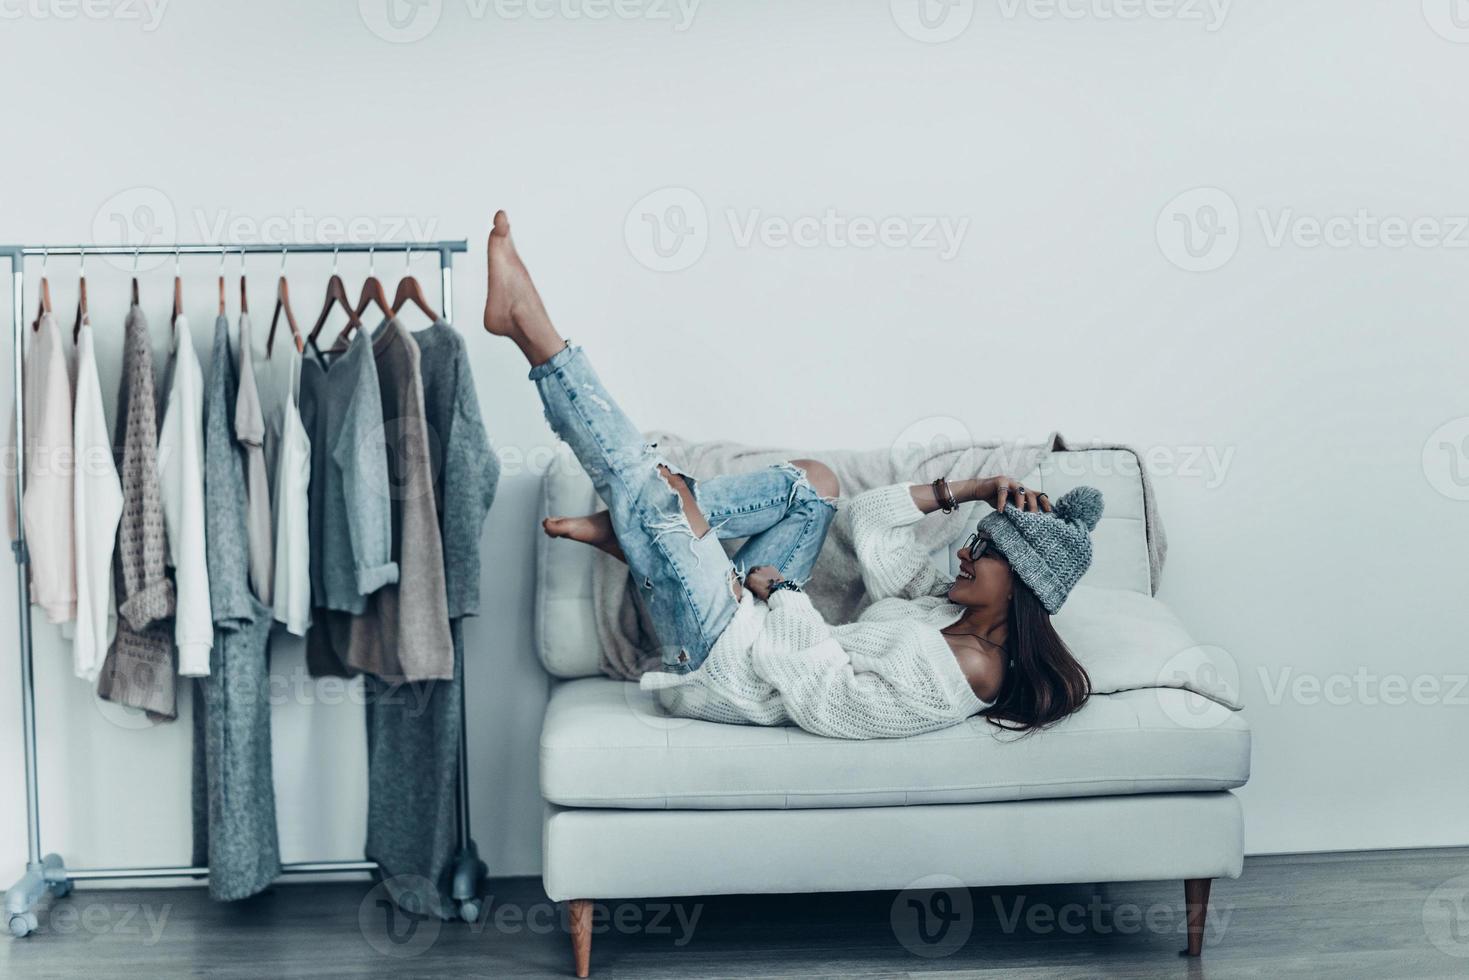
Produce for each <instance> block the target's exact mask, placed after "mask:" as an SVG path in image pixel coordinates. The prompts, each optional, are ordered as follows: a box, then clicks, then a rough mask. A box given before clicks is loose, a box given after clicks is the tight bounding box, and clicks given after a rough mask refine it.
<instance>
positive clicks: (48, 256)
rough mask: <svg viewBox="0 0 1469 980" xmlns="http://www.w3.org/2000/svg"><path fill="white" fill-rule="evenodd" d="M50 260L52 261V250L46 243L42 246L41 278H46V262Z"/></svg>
mask: <svg viewBox="0 0 1469 980" xmlns="http://www.w3.org/2000/svg"><path fill="white" fill-rule="evenodd" d="M49 261H51V252H50V250H49V249H48V248H47V247H46V246H45V245H42V246H41V278H42V279H45V278H46V263H47V262H49Z"/></svg>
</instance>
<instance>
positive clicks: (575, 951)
mask: <svg viewBox="0 0 1469 980" xmlns="http://www.w3.org/2000/svg"><path fill="white" fill-rule="evenodd" d="M568 904H569V906H570V916H569V918H570V920H571V958H572V961H573V962H574V963H575V964H576V975H577V976H578V977H582V978H585V977H586V976H587V975H588V974H589V973H591V972H592V900H591V899H589V898H576V899H572V900H571V902H569V903H568ZM1190 942H1192V940H1190Z"/></svg>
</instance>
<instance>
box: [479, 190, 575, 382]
mask: <svg viewBox="0 0 1469 980" xmlns="http://www.w3.org/2000/svg"><path fill="white" fill-rule="evenodd" d="M485 251H486V253H487V254H488V256H489V259H488V261H489V293H488V295H487V296H486V297H485V329H486V330H488V331H489V332H490V333H493V334H498V335H499V336H501V337H509V338H510V339H511V340H513V341H515V342H516V344H518V345H519V346H520V349H521V350H522V351H523V352H524V353H525V356H526V357H527V358H528V359H529V360H530V362H531V363H532V364H539V363H541V362H542V361H545V360H547V359H548V358H550V357H551V355H553V354H555V353H556V352H557V351H559V350H560V349H561V348H562V347H565V346H566V341H565V340H563V339H562V338H561V335H560V334H558V333H557V332H556V328H555V327H554V326H552V325H551V318H550V317H549V316H547V315H546V307H545V304H543V303H542V302H541V295H540V293H538V292H536V287H535V283H533V282H531V278H530V272H529V271H527V269H526V267H525V263H524V262H522V261H521V259H520V253H518V252H517V251H516V250H515V243H514V242H513V241H511V239H510V218H509V217H507V216H506V214H505V212H504V211H496V212H495V227H494V229H493V230H491V231H490V239H489V242H488V244H487V246H486V249H485Z"/></svg>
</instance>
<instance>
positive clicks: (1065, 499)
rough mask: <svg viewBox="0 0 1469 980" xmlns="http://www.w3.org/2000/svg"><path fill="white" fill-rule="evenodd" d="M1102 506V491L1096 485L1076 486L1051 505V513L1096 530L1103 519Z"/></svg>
mask: <svg viewBox="0 0 1469 980" xmlns="http://www.w3.org/2000/svg"><path fill="white" fill-rule="evenodd" d="M1102 506H1103V505H1102V491H1100V490H1098V489H1097V488H1096V487H1076V488H1075V489H1073V490H1071V491H1069V492H1067V493H1064V494H1062V495H1061V499H1060V500H1058V501H1056V502H1055V503H1054V504H1052V505H1051V513H1053V514H1055V515H1056V516H1057V517H1059V518H1061V520H1063V521H1066V522H1068V523H1070V524H1080V525H1082V526H1084V527H1085V528H1086V529H1087V530H1088V531H1094V530H1096V527H1097V523H1098V522H1099V521H1100V520H1101V519H1102Z"/></svg>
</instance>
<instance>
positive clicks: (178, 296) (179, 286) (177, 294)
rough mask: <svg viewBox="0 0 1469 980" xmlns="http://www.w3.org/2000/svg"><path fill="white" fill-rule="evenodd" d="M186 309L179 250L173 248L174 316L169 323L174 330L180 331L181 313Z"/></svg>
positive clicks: (175, 331)
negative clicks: (180, 274)
mask: <svg viewBox="0 0 1469 980" xmlns="http://www.w3.org/2000/svg"><path fill="white" fill-rule="evenodd" d="M183 311H184V281H183V279H182V278H180V276H179V250H178V249H174V250H173V316H172V317H170V318H169V321H168V325H169V327H170V328H172V330H173V332H174V333H175V334H176V333H178V329H179V314H180V313H182V312H183Z"/></svg>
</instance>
